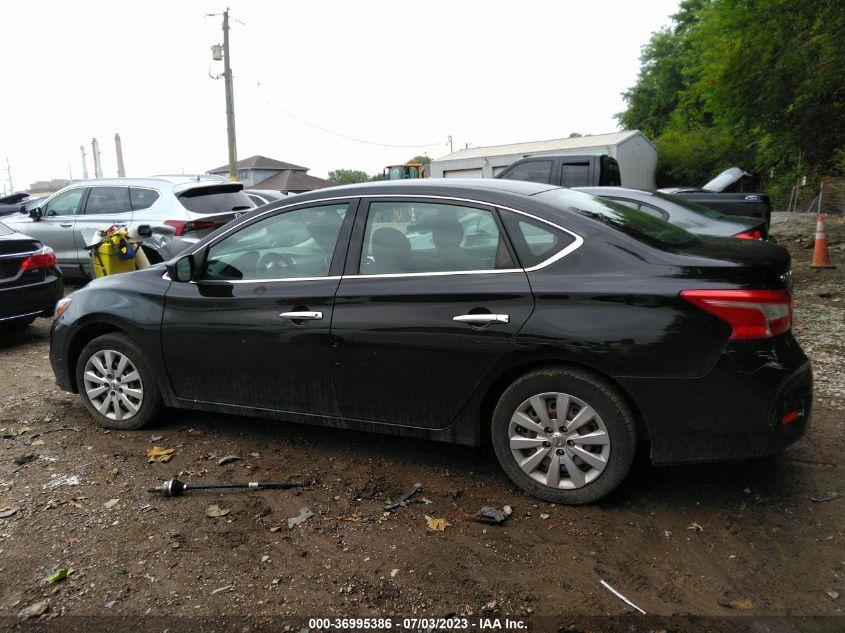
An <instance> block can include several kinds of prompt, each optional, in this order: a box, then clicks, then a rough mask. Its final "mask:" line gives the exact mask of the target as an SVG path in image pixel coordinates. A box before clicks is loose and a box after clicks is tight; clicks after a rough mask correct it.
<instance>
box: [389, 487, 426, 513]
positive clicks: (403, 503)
mask: <svg viewBox="0 0 845 633" xmlns="http://www.w3.org/2000/svg"><path fill="white" fill-rule="evenodd" d="M422 489H423V485H422V484H420V483H416V484H414V487H413V488H411V489H410V490H409V491H408V493H407V494H406V495H405V496H404V497H402V498H401V499H400V500H399V501H397V502H395V503H388V504H386V505H385V506H384V509H385V510H387V511H388V512H392V511H393V510H395V509H396V508H398V507H400V506H401V507H403V508H404V507H406V506H407V505H408V503H409V502H410V499H411V497H413V496H414V495H415V494H417V493H418V492H422Z"/></svg>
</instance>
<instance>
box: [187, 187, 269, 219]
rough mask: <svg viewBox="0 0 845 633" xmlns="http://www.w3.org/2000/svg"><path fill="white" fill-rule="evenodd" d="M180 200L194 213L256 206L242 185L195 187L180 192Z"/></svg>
mask: <svg viewBox="0 0 845 633" xmlns="http://www.w3.org/2000/svg"><path fill="white" fill-rule="evenodd" d="M179 202H181V203H182V206H183V207H185V208H186V209H187V210H188V211H193V212H194V213H223V212H225V211H243V210H244V209H252V208H253V207H255V205H254V204H253V202H252V200H250V199H249V198H248V197H247V195H246V194H245V193H244V192H243V189H241V185H228V184H227V185H219V186H216V187H195V188H193V189H188V190H187V191H185V192H184V193H181V194H179Z"/></svg>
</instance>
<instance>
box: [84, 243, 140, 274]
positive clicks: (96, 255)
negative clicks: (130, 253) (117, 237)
mask: <svg viewBox="0 0 845 633" xmlns="http://www.w3.org/2000/svg"><path fill="white" fill-rule="evenodd" d="M91 264H92V265H93V267H94V277H104V276H106V275H117V274H118V273H129V272H132V271H133V270H135V258H134V257H133V258H131V259H120V256H119V255H118V250H117V246H115V244H114V242H113V241H112V240H110V239H107V240H106V241H104V242H103V243H102V244H100V245H99V246H98V247H97V248H95V249H94V251H93V256H92V257H91Z"/></svg>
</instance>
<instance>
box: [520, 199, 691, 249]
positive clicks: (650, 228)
mask: <svg viewBox="0 0 845 633" xmlns="http://www.w3.org/2000/svg"><path fill="white" fill-rule="evenodd" d="M537 198H538V199H540V200H543V201H544V202H548V203H551V204H553V205H555V206H557V207H561V208H564V209H571V210H572V211H575V212H576V213H579V214H580V215H583V216H586V217H588V218H591V219H593V220H597V221H599V222H602V223H603V224H607V225H608V226H611V227H613V228H614V229H616V230H618V231H622V232H623V233H626V234H628V235H630V236H632V237H634V238H636V239H639V240H642V241H645V242H651V243H654V244H657V245H658V246H678V245H680V244H688V243H690V242H694V241H696V240H697V239H698V238H697V237H696V236H695V235H693V234H692V233H689V232H688V231H685V230H684V229H682V228H680V227H677V226H675V225H674V224H669V223H668V222H666V221H665V220H661V219H660V218H656V217H654V216H651V215H649V214H648V213H644V212H643V211H638V210H636V209H631V208H630V207H626V206H624V205H622V204H618V203H616V202H611V201H610V200H601V199H599V198H596V197H594V196H591V195H588V194H585V193H579V192H575V191H566V190H563V189H552V190H550V191H544V192H542V193H539V194H537Z"/></svg>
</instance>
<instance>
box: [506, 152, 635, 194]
mask: <svg viewBox="0 0 845 633" xmlns="http://www.w3.org/2000/svg"><path fill="white" fill-rule="evenodd" d="M496 178H502V179H505V180H524V181H527V182H541V183H545V184H551V185H560V186H561V187H597V186H601V187H614V186H619V185H621V184H622V177H621V176H620V175H619V163H617V162H616V159H615V158H613V157H612V156H607V155H601V156H596V155H592V154H583V155H573V154H541V155H539V156H529V157H526V158H520V159H519V160H517V161H514V162H513V163H511V164H510V165H508V167H507V169H505V170H504V171H502V172H501V173H500V174H498V175H497V176H496Z"/></svg>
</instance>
